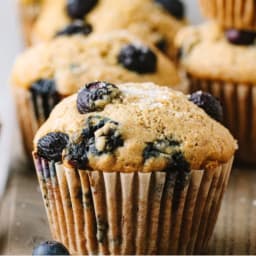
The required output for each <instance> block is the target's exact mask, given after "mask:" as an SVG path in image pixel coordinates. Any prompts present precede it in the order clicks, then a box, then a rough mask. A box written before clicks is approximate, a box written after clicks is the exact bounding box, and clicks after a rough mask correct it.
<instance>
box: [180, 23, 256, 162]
mask: <svg viewBox="0 0 256 256" xmlns="http://www.w3.org/2000/svg"><path fill="white" fill-rule="evenodd" d="M234 34H235V36H234ZM254 41H255V36H254V35H253V34H250V33H245V32H239V31H234V30H228V31H223V30H222V29H221V28H220V27H218V26H217V25H216V24H215V23H207V24H204V25H201V26H197V27H188V28H186V29H184V30H183V31H181V32H180V33H179V35H178V36H177V45H178V47H179V48H180V53H181V59H180V61H181V64H182V66H183V67H184V69H185V72H186V73H187V77H188V79H189V82H190V91H191V92H193V91H196V90H199V89H201V90H204V91H208V92H210V93H212V94H214V95H215V96H216V97H218V98H219V99H220V100H221V102H222V103H223V106H224V119H223V122H224V124H225V125H226V126H227V127H228V128H229V129H230V130H231V132H232V133H233V135H234V136H235V137H236V138H237V139H238V141H239V145H240V147H239V149H240V150H239V152H238V158H239V159H240V160H242V161H245V162H251V163H255V157H254V156H255V153H256V147H255V143H252V142H253V141H256V122H255V121H256V116H255V111H254V107H255V105H256V99H255V93H254V92H255V88H256V87H255V83H256V69H255V65H254V59H255V57H256V47H255V44H254Z"/></svg>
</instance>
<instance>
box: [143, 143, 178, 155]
mask: <svg viewBox="0 0 256 256" xmlns="http://www.w3.org/2000/svg"><path fill="white" fill-rule="evenodd" d="M178 146H180V142H179V141H176V140H173V139H162V140H156V141H154V142H149V143H147V146H146V148H145V149H144V152H143V158H144V159H145V160H147V159H149V158H151V157H159V156H160V155H166V156H168V155H169V154H171V153H172V151H173V149H174V148H176V147H178Z"/></svg>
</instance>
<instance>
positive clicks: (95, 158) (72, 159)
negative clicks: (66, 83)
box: [34, 81, 237, 172]
mask: <svg viewBox="0 0 256 256" xmlns="http://www.w3.org/2000/svg"><path fill="white" fill-rule="evenodd" d="M193 102H195V103H196V101H194V100H193V97H189V96H186V95H184V94H182V93H181V92H178V91H175V90H172V89H170V88H168V87H160V86H157V85H155V84H153V83H142V84H136V83H127V84H121V85H114V84H111V83H107V82H99V81H98V82H92V83H89V84H86V85H85V86H84V88H82V89H81V90H80V91H79V92H78V94H74V95H72V96H70V97H68V98H66V99H64V100H63V101H62V102H61V103H60V104H59V105H57V106H56V107H55V109H54V110H53V111H52V113H51V115H50V117H49V119H48V120H47V121H46V122H45V124H44V125H43V126H42V127H41V128H40V130H39V131H38V132H37V134H36V136H35V139H34V150H35V155H37V156H40V157H43V158H45V159H47V160H49V161H55V162H56V161H63V163H64V165H66V166H69V167H70V166H72V167H76V168H78V169H81V170H100V171H107V172H119V171H120V172H136V171H141V172H151V171H171V170H175V171H177V170H178V171H179V170H180V171H188V172H189V171H190V170H192V169H201V168H209V169H210V168H213V167H216V166H217V165H219V164H221V163H226V162H227V161H228V160H229V159H231V157H232V156H233V154H234V152H235V150H236V147H237V145H236V142H235V140H234V139H233V137H232V135H231V134H230V133H229V131H228V130H227V129H226V128H225V127H224V126H222V125H221V124H220V123H219V122H217V121H215V120H214V119H213V118H212V117H210V116H209V115H208V114H206V112H205V111H204V110H203V109H202V108H200V107H198V106H197V105H196V104H195V103H193Z"/></svg>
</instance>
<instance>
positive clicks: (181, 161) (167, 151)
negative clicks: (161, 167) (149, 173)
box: [143, 138, 190, 172]
mask: <svg viewBox="0 0 256 256" xmlns="http://www.w3.org/2000/svg"><path fill="white" fill-rule="evenodd" d="M180 148H181V143H180V142H179V141H177V140H173V139H169V138H165V139H158V140H156V141H154V142H148V143H147V146H146V147H145V149H144V151H143V158H144V161H147V160H148V159H150V158H164V159H166V160H167V167H166V170H165V171H166V172H170V171H173V170H176V171H181V172H189V171H190V165H189V163H188V162H187V160H186V159H185V157H184V155H183V154H182V152H181V149H180Z"/></svg>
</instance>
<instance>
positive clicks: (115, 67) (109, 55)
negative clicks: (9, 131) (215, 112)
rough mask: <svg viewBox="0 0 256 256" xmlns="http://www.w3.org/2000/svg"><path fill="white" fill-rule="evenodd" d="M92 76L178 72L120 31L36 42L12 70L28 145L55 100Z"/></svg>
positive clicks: (166, 76)
mask: <svg viewBox="0 0 256 256" xmlns="http://www.w3.org/2000/svg"><path fill="white" fill-rule="evenodd" d="M92 80H93V81H94V80H108V81H110V82H114V83H115V82H122V81H124V82H128V81H138V82H143V81H146V82H147V81H153V82H157V83H159V84H161V85H177V84H178V83H179V76H178V73H177V71H176V69H175V67H174V65H173V64H172V63H171V62H170V61H169V60H168V59H167V58H166V57H165V56H164V55H162V54H161V52H160V51H158V50H157V49H155V48H154V47H150V46H147V45H145V44H144V43H142V42H141V41H140V40H138V39H137V38H135V37H133V36H131V35H129V34H128V33H126V32H123V31H119V32H113V33H107V34H104V35H93V36H91V37H90V38H88V39H86V38H85V37H83V36H71V37H69V36H68V37H66V36H64V37H60V38H57V39H56V40H53V41H51V42H48V43H45V44H41V45H39V46H36V47H35V48H32V49H30V50H28V51H26V52H25V53H23V54H22V55H21V56H19V57H18V58H17V60H16V63H15V65H14V68H13V72H12V83H13V85H14V86H13V90H14V93H15V95H16V102H17V105H18V113H19V115H20V123H21V128H22V131H23V134H24V136H23V137H24V139H25V142H26V145H27V148H28V150H31V145H32V138H33V136H34V134H35V131H36V130H37V129H38V127H39V126H40V124H42V122H43V121H44V120H45V119H46V118H47V117H48V115H49V113H50V111H51V109H52V108H53V107H54V106H55V105H56V103H57V102H59V100H60V99H62V98H64V97H66V96H68V95H70V94H72V93H74V92H76V91H77V90H78V89H79V88H80V87H81V86H83V85H84V84H85V83H86V82H88V81H92Z"/></svg>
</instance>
